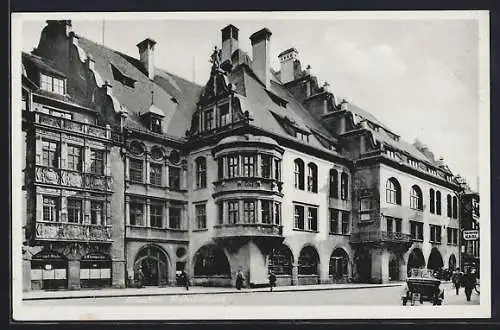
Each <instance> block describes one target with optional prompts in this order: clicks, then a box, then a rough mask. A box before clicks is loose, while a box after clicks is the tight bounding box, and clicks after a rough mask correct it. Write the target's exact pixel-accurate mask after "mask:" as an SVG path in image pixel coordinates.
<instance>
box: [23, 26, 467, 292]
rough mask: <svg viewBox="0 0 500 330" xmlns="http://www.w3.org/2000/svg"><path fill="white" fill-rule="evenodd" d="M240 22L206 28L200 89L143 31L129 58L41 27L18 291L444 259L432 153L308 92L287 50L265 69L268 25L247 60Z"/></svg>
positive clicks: (33, 63) (29, 116)
mask: <svg viewBox="0 0 500 330" xmlns="http://www.w3.org/2000/svg"><path fill="white" fill-rule="evenodd" d="M238 32H239V31H238V29H237V28H236V27H235V26H233V25H228V26H227V27H225V28H224V29H222V31H221V37H222V38H221V39H222V47H221V48H220V49H219V48H217V47H216V48H215V50H214V52H213V53H212V54H211V57H210V59H211V72H210V76H209V77H207V83H206V84H205V86H198V85H196V84H194V83H192V82H189V81H187V80H185V79H183V78H181V77H178V76H176V75H174V74H171V73H169V72H166V71H163V70H161V69H159V68H157V67H155V62H154V54H155V47H156V46H157V45H156V42H155V41H154V40H152V39H149V38H148V39H145V40H143V41H141V42H140V43H138V44H137V47H138V58H135V57H131V56H129V55H126V54H123V53H120V52H118V51H115V50H112V49H109V48H107V47H105V46H103V45H100V44H97V43H95V42H93V41H90V40H88V39H86V38H84V37H83V36H80V35H77V34H76V33H75V32H73V31H72V28H71V21H47V26H46V27H45V28H44V30H43V31H42V34H41V38H40V42H39V44H38V46H37V47H36V48H35V50H34V51H33V52H32V53H31V54H23V68H24V70H23V105H25V106H24V108H23V132H24V135H25V137H26V148H25V154H26V166H25V171H24V173H25V181H26V184H25V186H24V191H25V196H26V205H27V207H26V209H27V213H26V216H25V220H24V221H25V228H26V241H25V243H24V244H25V248H24V251H25V252H24V261H23V269H24V273H23V274H24V281H25V282H24V283H25V286H24V288H25V290H30V289H48V288H51V287H52V286H56V287H60V288H69V289H78V288H81V287H85V286H88V285H89V283H91V284H92V286H99V287H102V286H115V287H124V286H132V285H134V281H135V279H136V276H137V275H136V274H137V271H138V268H139V267H141V268H142V271H143V273H144V284H145V285H149V286H168V285H175V284H176V274H178V272H179V271H181V270H186V271H187V272H188V274H189V276H190V279H191V282H192V284H193V285H206V286H232V285H234V281H235V276H236V273H237V272H238V271H239V270H241V271H242V272H243V273H244V274H245V278H246V285H247V286H249V287H258V286H265V285H266V284H267V282H268V279H267V278H268V273H269V271H270V270H272V271H273V272H274V273H275V274H276V275H277V279H278V285H299V284H317V283H334V282H348V281H358V282H378V283H385V282H388V281H391V280H401V279H404V278H405V277H406V274H407V270H409V269H411V268H414V267H423V266H426V267H429V268H435V269H439V268H447V267H452V265H454V264H456V262H457V260H456V256H458V243H457V241H454V240H453V237H454V236H453V234H452V235H451V236H450V237H451V238H450V241H446V240H444V238H445V237H444V232H445V228H446V229H448V228H449V229H448V231H450V230H451V231H452V230H454V229H456V228H458V216H457V214H459V212H458V211H457V208H458V204H457V202H456V201H455V198H456V197H455V191H457V190H458V185H457V182H456V181H455V179H454V177H453V174H452V173H451V171H450V170H449V169H448V168H447V167H446V165H444V163H443V162H442V160H435V159H434V156H433V155H432V153H431V152H430V151H429V150H428V149H427V148H426V147H425V146H423V145H415V144H409V143H405V142H404V141H402V140H400V138H399V136H398V135H396V134H394V133H393V132H392V131H391V130H390V129H389V128H387V127H385V126H384V125H383V124H382V123H380V122H379V121H378V120H377V119H376V118H375V117H374V116H373V115H372V114H370V113H369V112H366V111H364V110H362V109H360V108H358V107H356V106H355V105H354V104H352V103H348V102H346V101H345V100H342V101H339V100H338V99H337V97H336V96H335V94H333V93H332V92H330V91H329V87H328V85H327V84H325V85H323V86H321V87H320V86H319V85H318V79H317V77H316V76H314V75H312V74H311V72H310V69H309V68H307V69H306V70H302V68H301V65H300V61H299V60H298V51H297V50H296V49H294V48H292V49H289V50H286V51H284V52H282V53H280V55H279V60H280V70H279V71H276V70H273V69H272V68H271V67H270V49H271V36H272V33H271V31H269V30H268V29H265V28H264V29H262V30H259V31H257V32H256V33H254V34H253V35H251V36H250V43H251V45H252V57H250V56H249V55H248V54H246V53H245V52H243V51H242V50H240V49H239V47H238V43H239V36H238ZM24 100H26V102H24ZM84 114H85V115H84ZM40 118H43V120H42V119H40ZM41 120H42V121H41ZM67 123H71V125H70V124H67ZM96 131H98V132H101V133H95V132H96ZM99 134H101V135H99ZM73 135H74V136H75V137H74V138H73ZM46 140H47V141H46ZM39 141H41V142H39ZM40 148H41V149H40ZM38 150H40V151H38ZM98 150H102V154H100V153H99V154H96V151H98ZM39 154H40V156H41V157H39ZM101 163H102V171H101V170H100V168H101V167H100V166H101V165H97V164H101ZM97 167H98V168H99V171H98V173H97V174H96V173H94V172H95V171H96V168H97ZM39 171H42V172H43V173H45V174H43V175H44V176H42V177H41V178H42V179H39V178H40V176H39V175H38V172H39ZM44 171H45V172H44ZM66 172H68V173H70V174H71V175H70V177H71V178H76V179H74V180H76V181H65V180H64V179H62V177H63V176H64V175H66V174H64V173H66ZM47 173H48V174H47ZM96 175H98V179H96V178H95V176H96ZM87 177H88V178H90V179H86V178H87ZM79 178H80V179H79ZM78 180H80V181H78ZM99 180H101V181H104V182H106V184H104V186H101V185H100V182H101V181H99ZM68 182H69V183H68ZM72 182H75V183H72ZM51 198H53V199H51ZM100 201H102V208H99V207H100V206H99V207H98V205H101V204H98V203H101V202H100ZM447 210H450V212H446V211H447ZM42 227H43V228H49V227H50V228H53V229H50V233H48V234H46V233H47V232H48V230H47V229H45V231H44V230H40V228H42ZM43 228H42V229H43ZM74 228H77V229H74ZM96 230H97V231H101V232H102V233H103V234H102V235H101V236H98V238H95V235H90V234H86V233H88V232H94V231H96ZM60 232H62V233H63V234H60ZM66 232H71V233H72V234H64V233H66ZM75 232H76V233H78V234H74V233H75ZM84 233H85V234H84ZM457 235H458V229H457ZM75 251H76V252H75ZM97 256H99V257H97ZM92 258H93V259H92ZM56 274H57V275H56ZM58 280H59V281H58ZM57 281H58V282H57Z"/></svg>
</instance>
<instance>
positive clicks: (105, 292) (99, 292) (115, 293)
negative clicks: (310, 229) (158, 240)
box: [23, 282, 404, 300]
mask: <svg viewBox="0 0 500 330" xmlns="http://www.w3.org/2000/svg"><path fill="white" fill-rule="evenodd" d="M403 283H404V282H390V283H386V284H362V283H346V284H316V285H298V286H278V287H275V288H273V292H287V291H317V290H348V289H366V288H384V287H395V286H401V285H403ZM268 291H269V288H258V289H248V288H244V289H241V290H236V289H235V288H220V287H201V286H193V287H190V288H189V291H186V289H185V288H183V287H164V288H158V287H145V288H140V289H138V288H126V289H111V288H107V289H95V290H78V291H76V290H75V291H30V292H23V300H46V299H76V298H105V297H131V296H171V295H194V294H230V293H252V292H268Z"/></svg>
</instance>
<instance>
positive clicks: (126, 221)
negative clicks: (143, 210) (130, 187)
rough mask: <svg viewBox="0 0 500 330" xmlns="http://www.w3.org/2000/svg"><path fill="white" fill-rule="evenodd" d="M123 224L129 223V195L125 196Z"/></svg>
mask: <svg viewBox="0 0 500 330" xmlns="http://www.w3.org/2000/svg"><path fill="white" fill-rule="evenodd" d="M125 224H126V225H127V226H128V225H130V197H129V196H125Z"/></svg>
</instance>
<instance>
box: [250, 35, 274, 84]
mask: <svg viewBox="0 0 500 330" xmlns="http://www.w3.org/2000/svg"><path fill="white" fill-rule="evenodd" d="M271 35H272V33H271V31H269V29H267V28H263V29H262V30H259V31H257V32H255V33H254V34H252V35H251V36H250V42H251V43H252V56H253V59H252V69H253V72H254V73H255V75H256V76H257V77H258V78H259V79H260V81H261V82H262V83H263V84H264V85H265V86H266V88H267V89H269V85H270V78H271V72H270V69H271V68H270V52H271V50H270V48H271V41H270V39H271Z"/></svg>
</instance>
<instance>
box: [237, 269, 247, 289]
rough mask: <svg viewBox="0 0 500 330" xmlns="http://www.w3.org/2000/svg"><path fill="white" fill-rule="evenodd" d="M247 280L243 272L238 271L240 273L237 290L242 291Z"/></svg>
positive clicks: (238, 274)
mask: <svg viewBox="0 0 500 330" xmlns="http://www.w3.org/2000/svg"><path fill="white" fill-rule="evenodd" d="M244 280H245V277H244V276H243V272H242V271H241V269H240V270H238V273H236V289H238V290H241V288H242V287H243V281H244Z"/></svg>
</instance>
